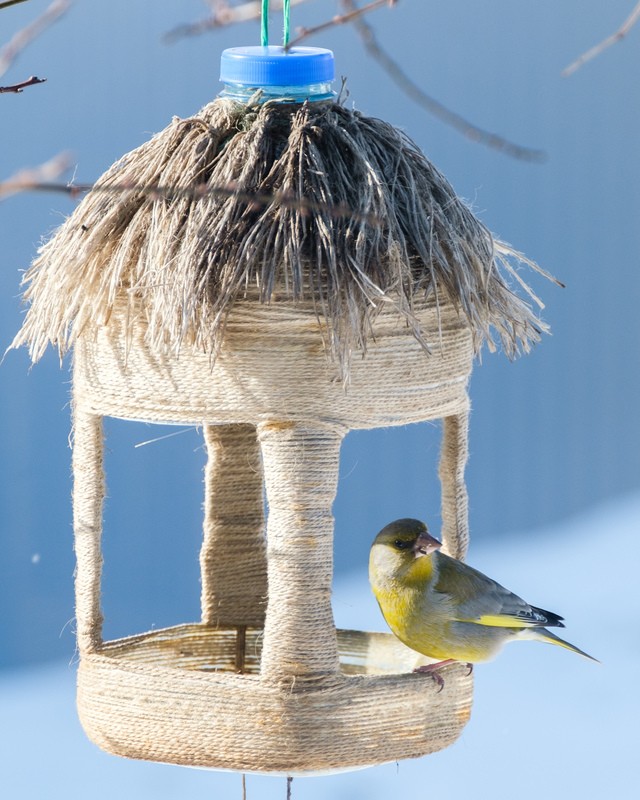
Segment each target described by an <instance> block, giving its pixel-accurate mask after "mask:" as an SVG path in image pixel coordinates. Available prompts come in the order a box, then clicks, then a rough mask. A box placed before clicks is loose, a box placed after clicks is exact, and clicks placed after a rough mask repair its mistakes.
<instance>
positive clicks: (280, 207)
mask: <svg viewBox="0 0 640 800" xmlns="http://www.w3.org/2000/svg"><path fill="white" fill-rule="evenodd" d="M257 51H259V52H257ZM247 65H249V66H247ZM265 65H266V66H265ZM292 65H293V66H292ZM294 67H295V69H294ZM283 69H284V70H289V71H287V72H286V73H281V72H279V70H283ZM225 70H226V71H225ZM234 70H236V72H234ZM251 70H254V71H255V70H258V73H259V75H260V77H259V78H255V77H250V76H252V75H254V73H253V72H251ZM296 70H297V71H296ZM256 74H257V73H256ZM274 76H275V77H274ZM332 78H333V59H332V55H331V54H330V53H329V52H328V51H323V50H319V49H312V48H294V49H293V50H291V51H289V52H287V53H285V52H284V51H282V50H280V49H279V48H266V49H263V48H246V49H241V50H237V51H236V50H234V51H230V52H229V51H227V52H226V53H225V55H224V56H223V80H224V81H225V83H226V84H227V89H226V93H225V95H224V96H222V97H220V98H218V99H216V100H214V101H213V102H212V103H210V104H209V105H207V106H205V107H204V108H203V109H202V110H201V111H200V112H199V113H198V114H196V115H195V116H193V117H191V118H188V119H177V118H176V119H174V120H173V121H172V122H171V124H170V125H169V126H168V127H167V128H166V129H165V130H163V131H162V132H160V133H159V134H157V135H156V136H155V137H153V138H152V139H151V140H150V141H149V142H147V143H145V144H143V145H142V146H141V147H139V148H138V149H136V150H134V151H132V152H131V153H128V154H127V155H125V156H124V157H123V158H122V159H121V160H120V161H118V162H117V163H116V164H115V165H114V166H113V167H111V168H110V169H109V170H108V171H107V172H106V173H105V175H104V176H103V177H102V178H101V179H100V180H99V181H98V182H97V184H96V185H95V187H94V189H93V190H92V191H91V192H90V193H89V194H88V195H87V196H86V197H85V198H84V200H83V201H82V202H81V203H80V204H79V205H78V206H77V208H76V210H75V211H74V212H73V214H71V216H70V217H69V218H68V219H67V220H66V222H65V223H64V224H63V225H62V226H61V227H60V228H59V230H58V231H57V232H56V233H55V235H54V236H53V238H51V239H50V241H49V242H48V243H47V244H45V245H44V247H43V248H42V250H41V252H40V254H39V256H38V258H37V260H36V261H35V262H34V264H33V265H32V267H31V269H30V270H29V271H28V273H27V275H26V277H25V282H26V284H27V289H26V293H25V295H26V299H27V300H28V302H29V303H30V308H29V310H28V313H27V315H26V318H25V323H24V326H23V328H22V331H21V332H20V333H19V334H18V336H17V338H16V341H15V343H14V344H28V345H29V347H30V350H31V354H32V358H33V359H34V360H37V359H38V358H39V357H40V356H41V355H42V353H43V351H44V349H45V348H46V346H47V344H48V343H53V344H54V345H56V346H58V348H59V349H60V351H61V352H63V353H64V352H65V351H67V350H68V349H69V348H71V347H73V351H74V359H73V476H74V491H73V507H74V532H75V549H76V555H77V574H76V602H77V612H76V613H77V635H78V649H79V654H80V664H79V672H78V708H79V714H80V719H81V722H82V725H83V727H84V729H85V730H86V732H87V734H88V735H89V737H90V738H91V739H92V740H93V741H94V742H96V743H97V744H98V745H100V746H101V747H102V748H104V749H105V750H108V751H109V752H112V753H115V754H118V755H123V756H129V757H133V758H143V759H149V760H154V761H163V762H170V763H174V764H184V765H191V766H198V767H214V768H224V769H232V770H244V771H264V772H275V773H285V774H288V775H292V774H309V773H313V772H318V771H331V770H343V769H351V768H356V767H362V766H366V765H372V764H377V763H381V762H387V761H395V760H399V759H403V758H408V757H415V756H421V755H424V754H427V753H431V752H433V751H435V750H438V749H440V748H443V747H445V746H447V745H449V744H451V743H452V742H453V741H454V740H455V739H456V737H457V736H458V735H459V733H460V731H461V729H462V728H463V726H464V724H465V723H466V721H467V719H468V718H469V714H470V710H471V700H472V679H471V677H470V675H468V674H467V672H468V671H467V669H466V666H464V665H452V666H451V667H447V668H446V672H445V673H444V675H445V683H444V687H443V688H442V691H439V690H438V688H439V687H438V686H437V685H436V683H435V682H434V681H433V680H432V678H431V677H430V676H429V675H424V674H416V673H413V671H412V670H413V668H414V667H415V666H416V665H417V664H418V663H421V662H419V661H418V658H419V657H418V656H417V655H416V654H415V653H413V652H412V651H410V650H408V649H407V648H405V647H404V646H403V645H402V644H401V643H400V642H399V641H398V640H397V639H395V638H394V637H393V636H392V635H391V634H381V633H367V632H363V631H341V630H338V631H336V628H335V625H334V621H333V615H332V609H331V585H332V574H333V563H332V551H333V548H332V538H333V518H332V513H331V508H332V503H333V500H334V497H335V493H336V486H337V479H338V463H339V452H340V443H341V441H342V438H343V437H344V435H345V434H346V433H347V432H348V431H349V430H354V429H365V428H376V427H381V426H392V425H406V424H407V423H412V422H420V421H424V420H435V419H441V420H443V427H442V431H443V438H442V452H441V461H440V479H441V485H442V497H441V504H442V519H443V538H444V542H445V547H446V549H447V551H448V552H449V553H450V554H452V555H454V556H457V557H463V555H464V552H465V549H466V545H467V538H468V524H467V495H466V489H465V483H464V467H465V462H466V458H467V418H468V411H469V400H468V396H467V383H468V379H469V375H470V372H471V368H472V360H473V357H474V353H475V352H476V351H477V349H478V347H479V346H480V345H481V343H482V341H483V340H484V339H485V338H486V337H487V336H488V335H489V329H490V328H491V327H493V328H494V329H496V330H498V332H499V334H500V336H501V338H502V341H503V344H504V346H505V349H507V350H508V351H509V352H513V351H515V350H516V349H518V348H519V347H524V348H526V347H527V346H528V344H529V342H530V341H531V340H535V339H536V338H537V336H538V333H539V327H538V324H537V321H536V319H535V317H534V315H533V314H532V312H531V310H530V309H529V307H528V305H527V304H526V303H524V302H523V301H522V300H520V299H518V298H517V297H516V296H515V295H514V294H513V293H512V292H511V291H510V289H509V287H508V285H507V282H506V278H505V276H506V274H507V272H505V269H504V267H505V266H506V267H507V271H508V270H509V269H510V266H509V263H508V261H507V260H506V258H507V256H508V255H509V253H510V251H509V250H508V248H507V247H506V246H504V245H501V244H499V243H497V242H495V241H494V240H493V238H492V237H491V235H490V234H489V232H488V231H487V230H486V228H484V226H483V225H482V224H481V223H480V222H479V221H478V220H477V219H476V218H475V217H474V216H473V215H472V213H471V212H470V211H469V209H468V208H467V207H466V206H465V205H464V203H462V202H461V201H460V200H459V198H457V196H456V195H455V192H454V191H453V189H452V188H451V186H450V185H449V183H448V182H447V181H446V179H445V178H444V177H443V176H442V175H441V174H440V173H439V172H438V171H437V170H436V169H435V167H434V166H433V165H432V164H431V163H430V162H429V161H428V160H427V159H426V158H425V156H424V155H423V154H422V153H421V152H420V151H419V150H418V148H417V147H416V145H415V144H413V143H412V142H411V140H410V139H408V138H407V137H406V136H405V135H404V134H403V133H401V132H400V131H398V130H397V129H395V128H394V127H392V126H391V125H389V124H387V123H385V122H383V121H381V120H377V119H371V118H368V117H366V116H363V115H361V114H360V113H358V112H356V111H353V110H349V109H348V108H347V107H346V106H345V105H343V104H342V103H341V102H340V101H339V100H337V99H336V98H335V96H334V95H333V94H332V92H331V89H330V82H331V80H332ZM230 87H231V88H230ZM283 87H285V88H283ZM243 93H244V94H243ZM105 416H110V417H118V418H124V419H131V420H144V421H146V422H151V423H154V422H155V423H179V424H183V425H197V426H200V427H201V428H202V430H203V432H204V440H205V442H206V447H207V452H208V464H207V467H206V471H205V481H204V484H205V485H204V533H203V544H202V550H201V557H200V564H201V572H202V574H201V579H202V618H201V620H200V621H199V622H197V623H186V624H183V625H178V626H176V627H172V628H169V629H166V630H154V631H152V632H149V633H141V634H140V635H136V636H132V637H128V638H125V639H120V640H117V641H104V640H103V637H102V615H101V609H100V580H101V564H102V555H101V545H100V540H101V530H102V505H103V499H104V474H103V432H102V420H103V417H105ZM265 494H266V504H267V508H268V514H267V515H266V524H265V510H264V503H263V496H264V495H265Z"/></svg>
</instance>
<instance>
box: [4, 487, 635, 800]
mask: <svg viewBox="0 0 640 800" xmlns="http://www.w3.org/2000/svg"><path fill="white" fill-rule="evenodd" d="M469 560H470V563H472V564H473V565H474V566H477V567H478V568H480V569H482V570H483V571H485V572H487V573H489V574H490V575H492V576H493V577H494V578H496V579H497V580H499V581H500V582H501V583H503V584H505V585H506V586H508V587H509V588H510V589H512V590H514V591H516V592H517V593H519V594H521V595H522V596H524V597H525V598H526V599H528V600H529V601H530V602H532V603H535V604H538V605H541V606H542V607H544V608H549V609H551V610H554V611H557V612H558V613H560V614H562V615H563V616H564V617H565V618H566V621H567V630H566V637H567V638H568V639H569V641H572V642H574V643H575V644H576V645H578V646H579V647H581V648H583V649H585V650H586V651H587V652H590V653H592V654H593V655H594V656H596V657H598V658H600V659H601V660H602V662H603V663H602V665H598V664H593V663H591V662H588V661H586V660H585V659H582V658H580V657H578V656H575V655H573V654H572V653H569V652H567V651H565V650H563V649H561V648H556V647H549V646H546V645H541V644H538V643H535V642H523V643H521V644H516V645H513V646H512V647H509V648H506V650H505V651H504V652H503V654H502V655H501V656H500V657H499V659H498V660H496V661H495V662H493V663H491V664H487V665H480V666H478V667H477V668H476V670H475V678H476V689H475V701H474V709H473V714H472V718H471V721H470V722H469V724H468V725H467V727H466V729H465V731H464V732H463V735H462V737H461V738H460V739H459V741H458V742H457V743H456V744H455V745H454V746H453V747H451V748H449V749H448V750H446V751H444V752H441V753H438V754H435V755H432V756H428V757H426V758H422V759H418V760H415V761H410V762H402V763H400V764H399V765H396V764H389V765H385V766H382V767H377V768H374V769H369V770H365V771H361V772H354V773H348V774H343V775H337V776H332V777H324V778H307V779H296V780H295V781H294V783H293V797H294V800H304V799H305V798H309V800H312V799H313V800H315V799H316V798H321V797H331V798H332V800H334V799H335V800H341V799H342V798H345V800H346V798H349V800H358V798H363V800H364V798H367V800H376V799H377V798H380V800H383V799H384V800H387V798H389V797H400V796H403V797H425V798H426V797H433V798H440V797H446V798H447V799H448V800H458V799H460V800H462V799H463V798H464V800H468V798H470V797H475V798H488V797H491V798H492V800H503V798H504V800H506V799H507V798H509V800H513V799H514V798H517V800H527V798H536V799H537V798H540V797H545V798H546V799H547V800H555V799H556V798H563V800H564V798H566V797H569V796H571V797H576V796H580V797H583V798H596V797H632V796H637V795H635V792H636V791H637V790H638V786H639V785H640V765H639V762H638V755H637V748H638V741H639V740H638V733H637V722H638V716H639V712H640V698H639V690H638V677H639V673H638V663H639V661H640V626H639V625H638V619H640V590H639V588H638V585H639V575H640V497H636V498H631V499H627V500H625V501H620V502H618V503H617V504H615V505H610V506H608V507H606V508H601V509H598V510H597V511H595V512H592V513H591V514H589V515H587V516H584V517H581V518H579V519H575V520H571V521H570V522H568V523H566V524H564V525H562V526H558V527H557V528H554V529H548V530H544V531H540V532H538V533H536V534H533V535H531V536H530V537H527V538H526V539H523V540H522V541H521V542H520V543H515V542H513V543H507V544H502V545H500V546H499V547H498V546H497V545H491V546H486V547H484V548H482V547H476V548H475V549H472V552H471V557H470V559H469ZM334 608H335V614H336V621H337V624H338V625H339V626H341V627H357V628H361V629H372V630H375V629H378V630H384V623H383V621H382V619H381V617H380V616H379V612H378V609H377V607H376V606H375V603H374V601H373V600H372V597H371V595H370V592H369V589H368V586H367V584H366V575H365V574H364V572H363V573H362V574H360V573H358V574H357V575H355V576H353V577H351V578H350V579H346V580H342V581H340V582H339V583H338V584H337V585H336V588H335V602H334ZM0 767H1V772H0V787H1V789H2V791H0V795H1V796H2V797H3V798H4V797H6V798H20V800H57V799H58V798H61V800H62V798H64V800H88V798H91V800H102V798H105V800H106V799H107V798H108V799H109V800H111V798H113V797H120V798H123V800H129V798H136V800H146V798H154V800H164V799H165V798H181V799H182V798H189V800H199V798H207V800H210V799H211V798H238V800H239V798H240V797H241V784H240V777H239V776H238V775H235V774H227V773H218V772H207V771H198V770H189V769H184V768H179V767H171V766H163V765H156V764H149V763H144V762H134V761H126V760H124V759H119V758H115V757H113V756H109V755H107V754H105V753H102V752H101V751H100V750H98V749H97V748H96V747H94V746H93V745H92V744H91V743H90V742H88V741H87V740H86V739H85V737H84V735H83V733H82V731H81V729H80V726H79V724H78V722H77V719H76V715H75V707H74V670H73V668H72V667H69V666H68V665H65V664H55V665H51V666H47V667H42V668H39V669H31V670H24V671H21V672H14V673H5V674H2V673H0ZM634 786H635V789H634ZM247 794H248V798H249V800H258V799H259V800H270V798H279V799H280V800H284V797H285V782H284V779H282V778H268V777H261V776H254V775H250V776H248V778H247Z"/></svg>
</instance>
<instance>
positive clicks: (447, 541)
mask: <svg viewBox="0 0 640 800" xmlns="http://www.w3.org/2000/svg"><path fill="white" fill-rule="evenodd" d="M468 455H469V410H468V409H467V410H465V411H463V412H461V413H459V414H455V415H452V416H449V417H445V418H444V419H443V421H442V447H441V451H440V468H439V474H440V485H441V487H442V499H441V502H442V541H443V544H444V549H445V550H446V552H447V553H448V555H450V556H453V557H454V558H460V559H462V558H464V556H465V555H466V552H467V547H468V546H469V502H468V497H467V486H466V484H465V480H464V470H465V466H466V464H467V458H468Z"/></svg>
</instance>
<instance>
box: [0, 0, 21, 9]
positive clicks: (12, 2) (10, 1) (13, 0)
mask: <svg viewBox="0 0 640 800" xmlns="http://www.w3.org/2000/svg"><path fill="white" fill-rule="evenodd" d="M26 2H27V0H4V2H2V3H0V11H4V9H5V8H9V6H17V5H18V3H26Z"/></svg>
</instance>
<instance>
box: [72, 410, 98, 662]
mask: <svg viewBox="0 0 640 800" xmlns="http://www.w3.org/2000/svg"><path fill="white" fill-rule="evenodd" d="M73 418H74V419H73V530H74V537H75V552H76V560H77V567H76V626H77V637H78V649H79V651H80V653H81V654H83V653H90V652H92V651H94V650H96V648H97V647H99V646H100V644H101V643H102V612H101V610H100V580H101V575H102V551H101V548H100V540H101V537H102V505H103V501H104V495H105V482H104V466H103V449H104V448H103V433H102V417H101V416H99V415H97V414H90V413H87V412H85V411H82V410H80V409H78V408H77V407H75V408H74V415H73Z"/></svg>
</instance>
